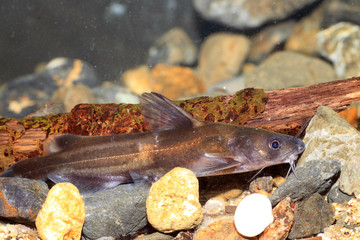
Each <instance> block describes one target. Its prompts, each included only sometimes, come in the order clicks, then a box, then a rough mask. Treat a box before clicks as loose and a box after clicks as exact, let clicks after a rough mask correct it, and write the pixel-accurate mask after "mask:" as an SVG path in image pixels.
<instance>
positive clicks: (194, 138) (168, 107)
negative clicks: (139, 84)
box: [0, 93, 305, 192]
mask: <svg viewBox="0 0 360 240" xmlns="http://www.w3.org/2000/svg"><path fill="white" fill-rule="evenodd" d="M141 106H142V113H143V115H144V118H145V121H146V123H147V124H148V125H149V126H150V127H151V129H152V132H147V133H132V134H122V135H111V136H77V135H72V134H65V135H59V136H57V137H54V138H53V139H52V140H50V142H48V143H47V144H46V145H45V148H46V149H45V150H46V152H48V153H49V154H48V155H46V156H43V157H37V158H29V159H25V160H22V161H19V162H18V163H16V164H14V165H12V166H11V167H10V168H8V169H7V170H6V171H5V172H3V173H2V174H1V175H0V176H1V177H25V178H31V179H43V180H51V181H53V182H55V183H58V182H71V183H73V184H74V185H76V186H77V187H78V188H79V189H80V191H82V192H94V191H99V190H102V189H106V188H111V187H114V186H116V185H119V184H122V183H129V182H134V181H137V180H142V179H151V180H156V179H157V178H159V177H161V176H162V175H164V174H165V173H166V172H168V171H170V170H171V169H173V168H174V167H184V168H188V169H190V170H192V171H193V172H194V173H195V174H196V176H198V177H202V176H213V175H219V174H231V173H241V172H247V171H253V170H258V169H262V168H264V167H268V166H272V165H276V164H282V163H290V165H291V166H292V167H293V166H294V160H296V158H297V157H298V154H300V153H302V152H303V151H304V148H305V145H304V143H303V142H302V140H300V139H298V138H295V137H292V136H288V135H283V134H279V133H274V132H270V131H266V130H261V129H257V128H249V127H242V126H236V125H230V124H222V123H210V122H202V121H199V120H196V119H195V118H193V117H192V116H191V115H190V114H189V113H187V112H186V111H185V110H183V109H182V108H180V107H179V106H177V105H176V104H174V103H173V102H171V101H170V100H169V99H167V98H165V97H164V96H162V95H160V94H157V93H144V94H143V95H142V96H141Z"/></svg>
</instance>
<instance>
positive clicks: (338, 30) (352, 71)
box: [317, 22, 360, 78]
mask: <svg viewBox="0 0 360 240" xmlns="http://www.w3.org/2000/svg"><path fill="white" fill-rule="evenodd" d="M359 38H360V27H359V26H358V25H355V24H351V23H346V22H340V23H337V24H335V25H333V26H331V27H329V28H327V29H325V30H323V31H321V32H319V33H318V34H317V47H318V52H319V53H320V54H321V55H322V56H324V57H326V58H328V59H329V60H330V61H331V62H332V63H333V64H334V67H335V71H336V74H337V77H338V78H350V77H355V76H359V74H360V55H359V51H360V45H359Z"/></svg>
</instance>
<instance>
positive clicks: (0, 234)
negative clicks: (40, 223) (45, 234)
mask: <svg viewBox="0 0 360 240" xmlns="http://www.w3.org/2000/svg"><path fill="white" fill-rule="evenodd" d="M0 239H4V240H6V239H9V240H12V239H21V240H38V239H39V236H38V234H37V232H36V230H34V229H31V228H28V227H27V226H24V225H20V224H16V225H13V224H2V223H0Z"/></svg>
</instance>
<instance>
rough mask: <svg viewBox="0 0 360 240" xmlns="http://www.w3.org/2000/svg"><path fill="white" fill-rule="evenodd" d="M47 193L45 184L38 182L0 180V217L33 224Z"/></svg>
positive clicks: (12, 179) (18, 179)
mask: <svg viewBox="0 0 360 240" xmlns="http://www.w3.org/2000/svg"><path fill="white" fill-rule="evenodd" d="M48 191H49V190H48V186H47V185H46V183H45V182H43V181H40V180H30V179H27V178H5V177H2V178H0V216H1V217H4V218H8V219H12V220H14V221H21V222H24V221H25V222H35V219H36V216H37V214H38V213H39V211H40V209H41V206H42V204H43V203H44V202H45V199H46V196H47V194H48Z"/></svg>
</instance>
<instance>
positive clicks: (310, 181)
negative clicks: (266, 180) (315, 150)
mask: <svg viewBox="0 0 360 240" xmlns="http://www.w3.org/2000/svg"><path fill="white" fill-rule="evenodd" d="M340 168H341V166H340V162H339V161H338V160H335V159H322V160H313V161H308V162H306V163H305V164H303V165H301V166H299V167H297V168H296V176H295V174H294V173H291V174H290V176H289V177H288V179H287V180H286V181H285V182H284V183H283V184H281V185H280V186H279V187H278V188H277V189H276V190H275V192H274V193H272V194H270V196H269V199H270V200H271V202H272V204H273V205H275V204H277V203H278V202H279V201H281V200H282V199H284V198H285V197H287V196H289V197H290V198H291V200H292V201H298V200H301V199H304V198H307V197H309V196H310V195H311V194H313V193H317V192H318V193H321V192H323V191H325V190H326V189H328V188H329V187H330V186H332V184H333V183H334V182H335V181H336V177H337V176H338V175H339V173H340Z"/></svg>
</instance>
